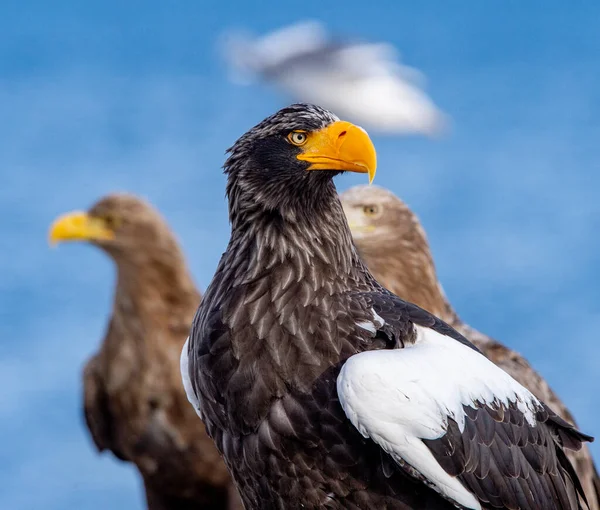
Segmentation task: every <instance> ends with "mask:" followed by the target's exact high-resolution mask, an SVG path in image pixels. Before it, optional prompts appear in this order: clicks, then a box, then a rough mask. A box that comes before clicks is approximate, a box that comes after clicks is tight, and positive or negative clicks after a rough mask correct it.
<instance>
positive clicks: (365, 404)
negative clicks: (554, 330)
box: [337, 325, 540, 510]
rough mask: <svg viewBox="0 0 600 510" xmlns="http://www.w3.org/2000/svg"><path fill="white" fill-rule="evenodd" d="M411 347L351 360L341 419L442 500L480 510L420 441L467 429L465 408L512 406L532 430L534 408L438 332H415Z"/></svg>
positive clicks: (342, 378)
mask: <svg viewBox="0 0 600 510" xmlns="http://www.w3.org/2000/svg"><path fill="white" fill-rule="evenodd" d="M414 327H415V331H416V336H417V338H416V342H415V343H414V344H412V345H409V346H407V347H405V348H403V349H394V350H378V351H368V352H363V353H359V354H356V355H354V356H352V357H350V358H349V359H348V361H346V363H345V364H344V366H343V367H342V370H341V371H340V374H339V376H338V379H337V391H338V396H339V399H340V403H341V405H342V408H343V409H344V412H345V413H346V416H347V417H348V419H349V420H350V421H351V422H352V424H353V425H354V426H355V427H356V428H357V429H358V431H359V432H360V433H361V434H362V435H363V436H364V437H370V438H371V439H372V440H373V441H375V442H376V443H377V444H378V445H379V446H381V447H382V448H383V449H384V450H385V451H386V452H387V453H389V454H390V455H391V456H392V457H394V458H395V459H396V460H397V461H398V460H399V459H400V460H402V461H404V462H406V463H408V464H409V465H411V466H412V467H413V468H415V469H416V470H417V471H419V472H420V473H421V474H422V475H423V476H424V477H426V478H427V479H428V480H430V481H431V482H432V483H433V484H434V485H435V487H436V488H437V490H438V491H439V492H440V493H443V494H444V495H446V496H447V497H449V498H451V499H453V500H454V501H456V502H457V503H459V504H461V505H463V506H464V507H466V508H470V509H475V510H479V509H481V505H480V503H479V501H478V500H477V498H476V497H475V496H474V495H473V494H472V493H471V492H470V491H469V490H467V489H466V488H465V487H464V486H463V485H462V483H461V482H460V481H459V480H458V479H457V478H454V477H452V476H450V475H449V474H448V473H446V471H445V470H444V469H443V468H442V467H441V466H440V465H439V464H438V462H437V461H436V460H435V457H434V456H433V455H432V453H431V452H430V450H429V449H428V448H427V446H426V445H425V444H424V443H423V442H422V441H421V439H437V438H440V437H442V436H443V435H444V434H445V433H446V428H447V425H448V418H450V417H451V418H452V419H453V420H455V421H456V422H457V424H458V426H459V428H460V430H461V432H462V431H463V430H464V427H465V413H464V409H463V406H472V405H473V402H475V401H479V402H482V403H491V402H493V401H494V400H496V401H500V402H502V403H503V404H505V405H509V403H514V404H516V405H517V407H518V409H519V410H520V411H521V412H523V414H524V415H525V418H526V420H527V422H528V423H529V424H530V425H532V426H533V425H535V423H536V422H535V411H536V408H537V407H538V406H539V405H540V403H539V401H538V400H537V399H536V398H535V397H534V396H533V395H532V394H531V393H530V392H529V391H528V390H527V389H525V388H524V387H523V386H521V385H520V384H519V383H517V382H516V381H515V380H514V379H513V378H512V377H510V376H509V375H508V374H507V373H506V372H504V371H503V370H501V369H500V368H498V367H497V366H496V365H494V364H493V363H492V362H491V361H489V360H488V359H487V358H486V357H485V356H483V355H482V354H479V353H478V352H477V351H475V350H473V349H471V348H469V347H467V346H466V345H463V344H461V343H460V342H458V341H456V340H454V339H452V338H449V337H447V336H445V335H442V334H440V333H437V332H436V331H434V330H432V329H429V328H425V327H421V326H417V325H415V326H414Z"/></svg>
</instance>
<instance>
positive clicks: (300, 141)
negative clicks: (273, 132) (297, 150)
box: [287, 131, 308, 146]
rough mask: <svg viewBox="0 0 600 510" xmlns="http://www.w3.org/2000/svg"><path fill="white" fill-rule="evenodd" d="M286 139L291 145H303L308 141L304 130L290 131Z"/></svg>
mask: <svg viewBox="0 0 600 510" xmlns="http://www.w3.org/2000/svg"><path fill="white" fill-rule="evenodd" d="M287 139H288V141H289V142H290V143H291V144H293V145H297V146H300V145H304V144H305V143H306V142H307V141H308V135H307V134H306V132H305V131H292V132H291V133H290V134H289V135H288V136H287Z"/></svg>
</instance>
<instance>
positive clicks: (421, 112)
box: [224, 21, 447, 136]
mask: <svg viewBox="0 0 600 510" xmlns="http://www.w3.org/2000/svg"><path fill="white" fill-rule="evenodd" d="M224 51H225V56H226V58H227V60H228V61H229V63H230V64H231V66H232V68H233V70H234V71H235V73H236V75H235V76H236V77H237V79H238V81H240V78H252V77H255V76H258V77H260V78H262V79H264V80H267V81H270V82H273V83H275V84H276V85H278V86H279V87H280V88H282V89H283V90H284V91H286V92H287V93H288V94H291V95H292V96H293V97H294V99H295V100H297V101H302V102H308V103H315V104H318V105H320V106H323V107H324V108H327V109H329V110H332V111H334V112H336V114H338V115H339V116H340V117H343V118H346V119H348V120H350V121H353V122H356V123H358V124H361V125H362V126H363V127H365V128H367V129H370V130H374V131H379V132H382V133H390V134H410V133H417V134H424V135H430V136H434V135H436V134H439V133H440V132H441V131H442V130H443V129H444V127H446V126H447V119H446V116H445V115H444V114H442V112H441V111H440V110H439V109H438V108H437V107H436V106H435V105H434V104H433V102H432V101H431V99H429V97H428V96H427V95H426V94H425V93H424V92H423V91H422V90H421V88H422V86H423V84H424V81H425V80H424V78H423V75H422V74H421V73H420V72H419V71H417V70H416V69H413V68H410V67H406V66H403V65H401V64H400V62H399V55H398V52H397V51H396V50H395V48H394V47H393V46H391V45H390V44H387V43H364V42H345V41H337V40H334V39H331V38H329V37H328V35H327V32H326V30H325V28H324V26H323V25H322V24H321V23H319V22H316V21H306V22H301V23H297V24H295V25H290V26H287V27H285V28H282V29H280V30H277V31H275V32H271V33H269V34H267V35H265V36H263V37H257V38H253V37H251V36H249V35H245V34H242V33H240V32H237V33H234V32H230V33H229V34H228V35H227V36H226V38H225V39H224ZM244 81H246V82H247V80H244Z"/></svg>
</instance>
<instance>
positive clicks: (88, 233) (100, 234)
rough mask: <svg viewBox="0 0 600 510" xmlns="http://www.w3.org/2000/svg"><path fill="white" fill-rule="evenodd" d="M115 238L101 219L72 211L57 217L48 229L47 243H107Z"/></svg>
mask: <svg viewBox="0 0 600 510" xmlns="http://www.w3.org/2000/svg"><path fill="white" fill-rule="evenodd" d="M114 238H115V233H114V232H113V231H112V230H110V229H109V228H108V227H107V226H106V224H105V223H104V221H102V219H101V218H94V217H92V216H89V215H88V214H87V213H85V212H80V211H74V212H71V213H68V214H64V215H63V216H60V217H58V218H57V219H56V220H55V221H54V223H52V226H51V227H50V233H49V235H48V241H49V243H50V245H54V244H56V243H59V242H63V241H107V240H111V239H114Z"/></svg>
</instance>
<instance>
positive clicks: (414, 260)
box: [340, 185, 455, 320]
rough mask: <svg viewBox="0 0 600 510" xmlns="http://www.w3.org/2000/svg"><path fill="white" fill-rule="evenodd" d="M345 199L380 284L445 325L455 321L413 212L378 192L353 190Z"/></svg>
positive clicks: (359, 243)
mask: <svg viewBox="0 0 600 510" xmlns="http://www.w3.org/2000/svg"><path fill="white" fill-rule="evenodd" d="M340 198H341V200H342V205H343V207H344V213H345V214H346V218H347V220H348V224H349V225H350V230H351V231H352V237H353V238H354V243H355V244H356V247H357V248H358V251H359V253H360V255H361V257H362V259H363V261H364V262H365V264H366V265H367V267H368V268H369V270H370V271H371V273H372V274H373V276H375V278H376V279H377V281H378V282H379V283H380V284H381V285H383V286H384V287H386V288H388V289H389V290H391V291H392V292H394V293H395V294H397V295H398V296H400V297H401V298H403V299H406V300H407V301H411V302H413V303H415V304H417V305H419V306H421V307H422V308H425V309H426V310H429V311H430V312H432V313H433V314H435V315H437V316H438V317H440V318H442V319H444V320H449V319H450V317H454V315H455V314H454V312H453V311H452V309H451V308H450V306H449V304H448V303H447V301H446V298H445V296H444V293H443V291H442V289H441V287H440V285H439V283H438V280H437V276H436V272H435V265H434V262H433V258H432V256H431V251H430V249H429V243H428V242H427V236H426V234H425V231H424V230H423V227H422V226H421V223H420V222H419V219H418V218H417V216H416V215H415V214H414V213H413V212H412V211H411V210H410V209H409V208H408V206H407V205H406V204H405V203H404V202H403V201H402V200H400V199H399V198H398V197H397V196H396V195H394V194H393V193H392V192H391V191H388V190H386V189H384V188H381V187H379V186H366V185H363V186H354V187H353V188H350V189H349V190H347V191H345V192H344V193H342V194H341V195H340Z"/></svg>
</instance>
